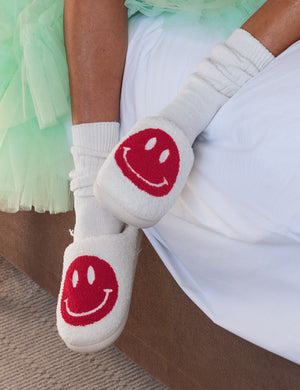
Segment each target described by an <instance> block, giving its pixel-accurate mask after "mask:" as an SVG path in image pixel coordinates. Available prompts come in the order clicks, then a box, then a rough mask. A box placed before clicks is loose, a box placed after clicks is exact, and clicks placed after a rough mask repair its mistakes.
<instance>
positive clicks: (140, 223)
mask: <svg viewBox="0 0 300 390" xmlns="http://www.w3.org/2000/svg"><path fill="white" fill-rule="evenodd" d="M148 128H154V129H157V128H158V129H163V130H164V131H166V132H167V133H168V134H169V135H170V136H171V137H172V139H173V140H174V141H175V143H176V145H177V146H178V151H179V155H180V169H179V173H178V176H177V179H176V182H175V184H174V186H173V188H172V190H171V191H170V192H169V193H168V194H167V195H165V196H162V197H156V196H152V195H150V194H148V193H146V192H145V191H142V190H140V189H138V188H137V187H136V186H135V185H134V184H133V183H132V182H131V181H130V180H129V179H128V178H126V177H125V176H124V175H123V173H122V171H121V170H120V168H119V167H118V165H117V163H116V160H115V151H116V150H117V149H118V148H119V146H120V144H121V143H122V141H121V142H120V143H119V144H118V145H117V146H116V147H115V148H114V149H113V151H112V153H110V155H109V157H108V158H107V159H106V161H105V163H104V164H103V166H102V169H100V171H99V174H98V176H97V179H96V181H95V185H94V194H95V196H96V198H97V199H98V201H99V202H100V203H101V205H102V206H103V207H104V208H106V209H107V210H109V212H110V213H111V214H113V215H115V216H116V217H117V218H118V219H120V220H122V221H124V222H126V223H128V224H131V225H133V226H137V227H149V226H153V225H154V224H155V223H157V222H158V221H159V220H160V219H161V218H162V217H163V216H164V215H165V214H166V213H167V212H168V210H169V209H170V208H171V206H172V205H173V204H174V202H175V201H176V199H177V198H178V196H179V194H180V192H181V191H182V189H183V187H184V185H185V182H186V178H187V177H188V175H189V173H190V171H191V168H192V164H193V161H194V154H193V151H192V148H191V146H190V144H189V141H188V139H187V137H186V136H185V135H184V133H183V132H182V131H181V129H179V128H178V127H177V126H176V125H175V124H174V123H173V122H171V121H169V120H166V119H163V118H160V117H151V118H145V119H142V120H140V121H139V122H138V123H136V125H135V126H134V127H133V129H132V130H131V131H130V133H129V134H128V136H131V135H133V134H137V133H139V132H140V131H141V130H144V129H148Z"/></svg>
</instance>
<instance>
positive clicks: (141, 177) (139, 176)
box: [123, 146, 169, 188]
mask: <svg viewBox="0 0 300 390" xmlns="http://www.w3.org/2000/svg"><path fill="white" fill-rule="evenodd" d="M123 149H124V153H123V158H124V161H125V162H126V164H127V167H128V168H129V169H130V170H131V172H133V173H134V174H135V175H136V176H137V177H138V178H139V179H141V180H142V181H144V182H145V183H147V184H148V185H149V186H153V187H156V188H160V187H162V186H165V185H168V184H169V183H168V180H167V179H166V178H165V177H164V178H163V181H162V182H161V183H158V184H156V183H152V182H151V181H149V180H147V179H145V178H144V177H143V176H141V175H140V174H139V173H138V172H137V171H136V170H135V169H133V168H132V166H131V165H130V164H129V162H128V160H127V153H128V152H129V150H131V148H128V147H126V146H123Z"/></svg>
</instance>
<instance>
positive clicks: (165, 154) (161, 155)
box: [159, 149, 170, 164]
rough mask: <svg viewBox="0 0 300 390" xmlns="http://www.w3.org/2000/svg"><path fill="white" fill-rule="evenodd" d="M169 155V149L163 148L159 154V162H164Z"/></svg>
mask: <svg viewBox="0 0 300 390" xmlns="http://www.w3.org/2000/svg"><path fill="white" fill-rule="evenodd" d="M169 155H170V150H169V149H165V150H164V151H163V152H162V153H161V154H160V156H159V162H160V163H161V164H162V163H164V162H165V161H166V160H167V158H168V157H169Z"/></svg>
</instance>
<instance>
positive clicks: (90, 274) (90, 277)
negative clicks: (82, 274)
mask: <svg viewBox="0 0 300 390" xmlns="http://www.w3.org/2000/svg"><path fill="white" fill-rule="evenodd" d="M95 279H96V276H95V270H94V268H93V267H92V266H91V265H90V266H89V268H88V271H87V280H88V282H89V284H93V283H94V281H95Z"/></svg>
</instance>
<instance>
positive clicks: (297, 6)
mask: <svg viewBox="0 0 300 390" xmlns="http://www.w3.org/2000/svg"><path fill="white" fill-rule="evenodd" d="M242 28H243V29H244V30H246V31H248V32H249V33H250V34H252V35H253V36H254V37H255V38H256V39H258V40H259V41H260V42H261V43H262V44H263V45H264V46H266V47H267V48H268V49H269V50H270V52H271V53H272V54H273V55H274V56H278V55H279V54H280V53H281V52H283V51H284V50H285V49H286V48H288V47H289V46H290V45H291V44H293V43H294V42H296V41H297V40H299V39H300V1H299V0H269V1H267V2H266V3H265V4H264V5H263V6H262V7H261V8H260V9H259V10H258V11H257V12H256V13H255V14H254V15H253V16H252V17H251V18H250V19H248V20H247V22H246V23H245V24H244V25H243V26H242Z"/></svg>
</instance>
